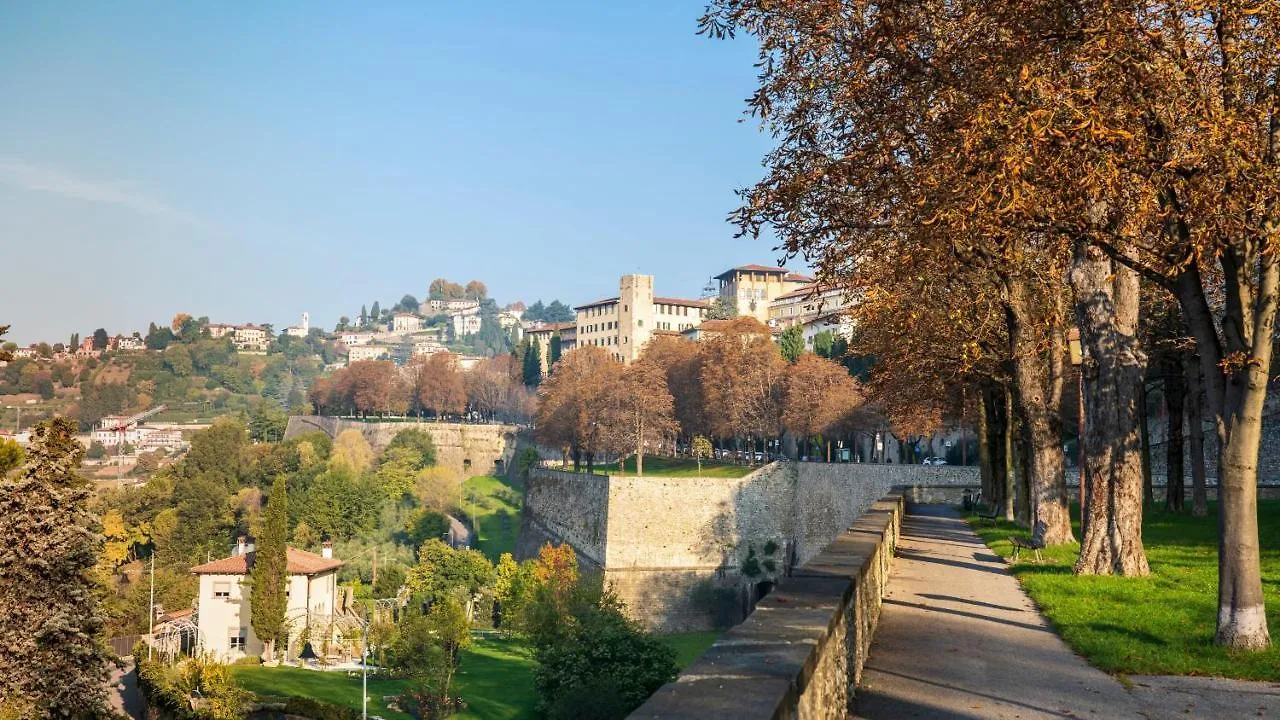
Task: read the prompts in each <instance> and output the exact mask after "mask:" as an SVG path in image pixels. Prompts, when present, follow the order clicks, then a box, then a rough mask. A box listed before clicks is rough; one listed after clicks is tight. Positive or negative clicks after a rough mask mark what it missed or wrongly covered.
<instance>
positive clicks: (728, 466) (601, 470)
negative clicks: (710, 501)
mask: <svg viewBox="0 0 1280 720" xmlns="http://www.w3.org/2000/svg"><path fill="white" fill-rule="evenodd" d="M551 467H552V468H553V469H556V470H560V469H562V468H561V467H560V466H559V465H558V464H553V465H552V466H551ZM761 467H762V466H761V465H735V464H733V463H726V462H719V461H716V460H703V461H702V470H701V472H699V470H698V463H696V462H694V461H693V460H690V459H688V458H670V457H659V456H657V455H645V456H644V474H645V475H654V476H657V477H674V478H681V477H688V478H693V477H704V478H740V477H744V476H746V475H750V474H751V473H753V472H755V471H756V470H759V469H760V468H761ZM582 468H583V472H586V465H583V466H582ZM568 469H570V470H572V469H573V466H572V465H570V466H569V468H568ZM595 474H597V475H614V476H618V477H623V476H634V475H635V474H636V459H635V458H634V457H630V458H627V459H626V460H625V461H624V462H623V463H622V469H621V470H619V469H618V463H616V462H611V463H606V464H603V465H596V466H595Z"/></svg>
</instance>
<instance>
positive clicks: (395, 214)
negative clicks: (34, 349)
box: [0, 0, 776, 343]
mask: <svg viewBox="0 0 1280 720" xmlns="http://www.w3.org/2000/svg"><path fill="white" fill-rule="evenodd" d="M232 6H234V9H233V7H232ZM702 6H703V0H609V1H608V2H599V1H598V0H596V1H587V0H583V1H581V2H551V1H548V0H540V1H538V2H529V1H528V0H520V1H511V2H487V3H474V2H440V1H437V2H404V3H354V2H352V3H312V2H306V3H304V2H274V3H174V2H155V3H135V2H97V1H96V0H95V1H92V2H89V1H86V2H79V3H74V2H58V3H22V2H7V3H0V97H3V98H4V111H3V112H0V246H2V250H3V252H0V323H9V324H12V325H13V330H12V332H11V335H10V339H13V340H16V341H18V342H24V343H25V342H31V341H35V340H40V339H48V340H50V341H56V340H64V339H65V337H66V336H68V335H69V334H70V333H71V332H80V333H81V334H82V335H83V334H86V333H89V332H91V331H92V330H93V329H94V328H95V327H99V326H105V327H107V329H108V330H110V331H112V332H113V333H114V332H120V331H124V332H127V331H132V330H135V329H136V330H142V331H144V332H145V330H146V325H147V322H148V321H150V320H156V321H166V322H167V320H168V319H169V318H170V317H171V316H172V315H173V314H174V313H175V312H178V311H185V312H190V313H192V314H193V315H197V316H198V315H208V316H210V317H211V318H212V319H214V320H215V321H221V322H271V323H275V324H276V326H277V328H282V327H283V326H284V325H286V324H290V323H292V322H295V321H296V319H297V317H298V316H299V315H300V314H301V313H302V312H303V311H304V310H305V311H309V312H310V313H311V316H312V318H313V323H318V324H322V325H324V326H326V327H332V325H333V323H334V322H335V321H336V319H337V318H338V316H339V315H343V314H347V315H354V314H356V313H357V312H358V311H359V308H360V306H361V304H371V303H372V302H373V301H374V300H380V301H381V302H382V303H383V304H389V303H394V302H395V301H396V300H398V299H399V298H400V296H401V295H403V294H404V293H411V294H413V295H415V296H417V297H419V298H421V297H422V296H423V295H425V294H426V287H427V284H428V283H429V282H430V281H431V280H432V279H433V278H435V277H439V276H445V277H449V278H450V279H453V280H456V281H459V282H465V281H467V280H470V279H473V278H477V279H480V280H483V281H484V282H485V283H487V284H488V286H489V288H490V292H491V294H492V295H494V296H495V297H496V298H497V299H498V300H499V301H500V302H504V303H505V302H507V301H510V300H514V299H524V300H526V301H527V302H531V301H533V300H534V299H536V298H538V297H541V298H544V299H546V300H550V299H552V298H560V299H562V300H563V301H565V302H568V303H571V304H572V303H581V302H586V301H589V300H593V299H596V298H598V297H601V296H607V295H611V294H614V293H615V292H616V289H617V277H618V276H619V275H620V274H623V273H627V272H643V273H649V274H653V275H656V276H657V290H658V292H659V293H661V294H666V295H680V296H696V295H697V293H698V291H699V290H700V289H701V287H702V286H703V285H704V284H705V282H706V280H707V278H708V277H709V276H711V275H714V274H716V273H717V272H719V271H721V270H723V269H725V268H727V267H729V266H732V265H736V264H742V263H747V262H766V263H767V262H770V261H773V260H775V259H776V253H775V252H774V251H773V250H772V247H771V246H772V243H770V242H765V241H757V242H753V241H750V240H742V239H738V240H735V239H734V238H733V237H732V235H733V228H732V227H731V226H730V225H728V224H727V223H726V222H725V215H726V213H727V212H728V211H729V210H731V209H732V208H733V207H734V205H735V197H734V194H733V190H734V189H735V188H738V187H741V186H744V185H748V184H750V183H751V182H753V181H754V180H755V179H757V178H758V177H759V176H760V174H761V172H762V170H761V168H760V159H761V157H762V155H763V153H764V152H765V151H766V150H767V148H768V144H769V138H768V137H767V136H766V135H764V134H762V133H760V132H759V130H758V127H757V125H756V123H754V121H747V122H739V121H740V119H741V118H742V110H743V107H744V105H743V100H744V98H746V97H747V96H748V95H749V94H750V93H751V91H752V90H753V88H754V87H755V77H754V69H753V67H752V62H753V61H754V59H755V50H754V45H753V43H752V42H751V41H750V40H748V39H742V38H739V39H738V40H735V41H731V42H725V41H712V40H708V39H706V38H703V37H699V36H697V35H695V29H696V20H697V17H698V16H699V15H700V13H701V10H702Z"/></svg>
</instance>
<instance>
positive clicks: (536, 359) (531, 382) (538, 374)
mask: <svg viewBox="0 0 1280 720" xmlns="http://www.w3.org/2000/svg"><path fill="white" fill-rule="evenodd" d="M521 367H522V372H521V374H522V376H523V380H524V384H525V386H526V387H538V384H539V383H541V382H542V344H541V343H539V342H538V340H537V339H536V338H535V339H534V340H533V341H532V342H530V343H529V344H528V345H527V346H526V347H525V351H524V360H523V362H522V363H521Z"/></svg>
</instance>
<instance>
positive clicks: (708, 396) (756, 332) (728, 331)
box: [699, 316, 786, 440]
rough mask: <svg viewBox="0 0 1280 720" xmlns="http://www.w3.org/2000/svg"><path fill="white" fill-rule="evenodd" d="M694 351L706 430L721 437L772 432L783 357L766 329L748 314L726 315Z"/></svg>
mask: <svg viewBox="0 0 1280 720" xmlns="http://www.w3.org/2000/svg"><path fill="white" fill-rule="evenodd" d="M699 354H700V355H701V363H700V373H699V379H700V381H701V386H702V395H703V398H704V400H705V402H706V408H707V409H706V411H707V417H708V421H709V422H708V424H709V426H710V429H711V432H712V433H713V434H715V435H718V436H719V437H721V438H735V439H748V440H749V439H753V438H755V439H766V438H773V437H777V435H778V434H779V433H780V430H781V426H780V420H779V418H780V415H781V412H782V378H783V375H784V373H785V370H786V362H785V361H784V360H783V359H782V355H781V354H780V353H779V351H778V346H777V345H776V344H774V342H773V340H772V339H771V338H770V335H769V328H768V327H766V326H765V325H763V324H762V323H761V322H760V321H759V320H756V319H755V318H753V317H746V316H744V317H740V318H735V319H733V320H729V321H728V322H727V324H726V325H725V326H724V327H722V328H720V329H719V330H718V331H717V334H716V335H714V336H713V337H711V338H709V339H707V340H705V341H703V343H702V346H701V347H700V349H699Z"/></svg>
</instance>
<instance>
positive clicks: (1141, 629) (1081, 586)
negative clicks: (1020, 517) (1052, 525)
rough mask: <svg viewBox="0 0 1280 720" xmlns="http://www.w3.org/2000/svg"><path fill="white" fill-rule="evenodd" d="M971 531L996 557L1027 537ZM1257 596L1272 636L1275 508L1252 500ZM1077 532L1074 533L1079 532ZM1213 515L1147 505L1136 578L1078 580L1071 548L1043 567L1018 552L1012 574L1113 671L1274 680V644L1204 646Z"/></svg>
mask: <svg viewBox="0 0 1280 720" xmlns="http://www.w3.org/2000/svg"><path fill="white" fill-rule="evenodd" d="M970 522H971V523H972V524H973V528H974V531H975V532H977V533H978V535H979V536H981V537H982V539H983V541H984V542H986V543H987V545H988V546H989V547H990V548H991V549H992V550H993V551H995V552H996V553H998V554H999V555H1000V556H1002V557H1009V556H1010V555H1012V546H1011V545H1010V543H1009V537H1010V536H1015V535H1016V536H1021V537H1023V538H1026V537H1029V533H1028V531H1027V530H1026V529H1024V528H1019V527H1017V526H1015V525H1013V524H1012V523H1007V522H1003V521H1000V522H996V523H991V522H989V521H980V520H977V519H976V518H970ZM1258 525H1259V528H1258V529H1259V533H1258V534H1259V537H1260V539H1261V544H1262V553H1261V554H1262V578H1263V592H1264V593H1265V595H1266V600H1267V604H1268V611H1269V612H1268V624H1269V626H1270V630H1271V636H1272V638H1280V501H1274V500H1271V501H1260V502H1259V503H1258ZM1078 530H1079V528H1077V534H1078ZM1216 533H1217V512H1216V508H1213V507H1211V508H1210V511H1209V515H1208V517H1204V518H1193V517H1191V515H1190V514H1189V513H1186V514H1178V513H1167V512H1165V511H1164V510H1162V509H1152V508H1148V509H1147V511H1146V513H1145V514H1144V518H1143V544H1144V546H1145V547H1146V550H1147V560H1148V562H1149V563H1150V565H1151V575H1150V576H1149V577H1145V578H1124V577H1077V576H1075V575H1073V574H1072V572H1071V567H1072V565H1073V564H1074V562H1075V559H1076V555H1077V554H1078V552H1079V547H1078V546H1077V545H1067V546H1061V547H1054V548H1049V549H1047V550H1045V551H1044V553H1043V554H1044V560H1045V562H1044V564H1042V565H1037V564H1035V561H1034V559H1032V558H1031V556H1030V555H1029V554H1028V553H1027V552H1023V553H1022V558H1021V561H1020V562H1019V563H1018V564H1017V565H1014V566H1013V568H1012V572H1013V574H1014V575H1015V576H1016V577H1017V578H1018V580H1019V581H1021V582H1022V584H1023V587H1025V588H1026V590H1027V593H1028V594H1029V595H1030V596H1031V598H1032V599H1033V600H1035V602H1036V604H1037V605H1039V606H1040V609H1041V611H1042V612H1043V613H1044V615H1045V617H1047V618H1048V619H1049V621H1050V622H1051V623H1053V625H1054V627H1055V628H1056V629H1057V631H1058V632H1059V633H1060V634H1061V635H1062V638H1063V640H1065V641H1066V642H1067V644H1068V645H1070V646H1071V647H1072V649H1074V650H1075V651H1076V652H1078V653H1080V654H1081V655H1083V656H1084V657H1086V658H1087V659H1088V660H1089V662H1091V663H1093V664H1094V665H1095V666H1097V667H1099V668H1101V669H1103V670H1106V671H1108V672H1112V673H1122V674H1140V675H1212V676H1222V677H1232V678H1241V679H1247V680H1268V681H1273V682H1274V681H1278V680H1280V645H1273V646H1272V647H1271V649H1270V650H1267V651H1264V652H1259V653H1234V652H1229V651H1227V650H1225V649H1224V648H1221V647H1219V646H1217V645H1214V644H1213V635H1214V630H1215V621H1216V618H1217V613H1218V596H1217V587H1218V565H1217V560H1218V551H1217V534H1216Z"/></svg>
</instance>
